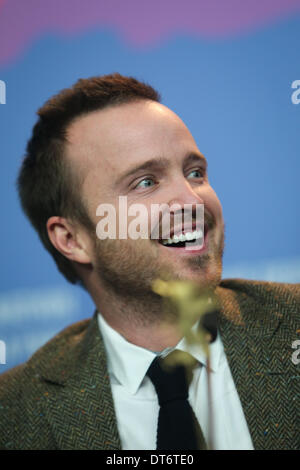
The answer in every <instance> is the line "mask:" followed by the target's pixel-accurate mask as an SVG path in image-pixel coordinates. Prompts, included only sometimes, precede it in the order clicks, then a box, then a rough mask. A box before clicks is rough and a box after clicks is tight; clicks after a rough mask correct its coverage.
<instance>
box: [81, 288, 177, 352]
mask: <svg viewBox="0 0 300 470" xmlns="http://www.w3.org/2000/svg"><path fill="white" fill-rule="evenodd" d="M90 294H91V296H92V298H93V300H94V302H95V304H96V307H97V310H98V311H99V312H100V313H101V315H102V316H103V318H104V319H105V320H106V322H107V323H108V324H109V325H110V326H111V327H112V328H113V329H114V330H116V331H117V332H118V333H120V334H121V335H122V336H123V337H124V338H125V339H126V340H127V341H129V342H130V343H132V344H135V345H136V346H140V347H143V348H146V349H150V350H151V351H162V350H164V349H165V348H167V347H174V346H176V344H177V343H178V342H179V341H180V339H181V338H182V336H183V335H182V334H181V333H180V330H179V328H178V324H177V322H176V317H175V315H174V314H169V315H165V314H164V313H165V306H164V304H163V299H162V298H161V297H160V296H158V295H157V294H155V293H154V292H148V293H144V294H143V295H135V296H134V297H129V296H124V295H123V296H122V297H121V296H118V295H116V293H115V292H110V291H109V289H107V286H106V287H105V289H102V288H101V287H100V288H99V286H98V288H97V289H90Z"/></svg>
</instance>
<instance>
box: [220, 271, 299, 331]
mask: <svg viewBox="0 0 300 470" xmlns="http://www.w3.org/2000/svg"><path fill="white" fill-rule="evenodd" d="M216 292H217V293H218V295H219V296H220V299H221V304H222V306H223V309H224V311H226V312H227V316H228V317H230V318H231V319H233V320H234V318H235V317H236V313H237V312H238V313H239V315H240V318H248V320H251V322H255V323H257V326H260V325H261V324H262V323H263V322H265V321H266V322H272V321H275V323H276V321H277V320H278V319H280V321H283V322H284V323H286V324H289V325H290V326H291V327H293V328H294V326H297V325H298V328H299V322H300V283H297V284H291V283H281V282H268V281H252V280H247V279H223V280H222V281H221V283H220V285H219V287H218V288H217V290H216Z"/></svg>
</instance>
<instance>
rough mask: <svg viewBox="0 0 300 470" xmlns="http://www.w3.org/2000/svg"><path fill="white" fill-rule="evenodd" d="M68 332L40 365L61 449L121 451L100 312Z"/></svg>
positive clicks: (47, 412)
mask: <svg viewBox="0 0 300 470" xmlns="http://www.w3.org/2000/svg"><path fill="white" fill-rule="evenodd" d="M68 331H69V332H70V335H68V334H66V333H62V334H60V335H59V336H58V337H57V338H56V339H55V340H54V341H51V342H50V343H48V346H46V347H48V351H47V352H46V354H45V353H43V357H44V358H45V360H43V361H42V362H41V361H38V362H39V368H38V370H39V374H40V376H41V379H42V382H44V383H45V382H48V384H50V385H52V386H48V387H47V390H48V392H47V397H46V398H45V400H44V413H45V416H46V418H47V419H48V422H49V425H50V428H51V430H52V433H53V434H54V437H55V439H56V441H57V444H58V447H59V448H60V449H93V450H96V449H103V450H105V449H106V450H112V449H121V443H120V438H119V434H118V430H117V422H116V416H115V411H114V404H113V398H112V393H111V388H110V380H109V376H108V371H107V362H106V355H105V350H104V345H103V341H102V339H101V336H100V332H99V328H98V323H97V316H96V312H95V314H94V316H93V318H92V319H91V320H85V321H83V322H80V323H77V324H76V325H74V326H71V327H69V328H68V329H67V332H68ZM60 351H61V355H59V354H58V352H60ZM52 358H53V359H52Z"/></svg>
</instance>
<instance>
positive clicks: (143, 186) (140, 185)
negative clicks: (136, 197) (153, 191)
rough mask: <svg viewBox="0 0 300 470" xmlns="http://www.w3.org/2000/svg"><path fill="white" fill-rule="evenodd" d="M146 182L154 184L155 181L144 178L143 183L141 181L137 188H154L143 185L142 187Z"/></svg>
mask: <svg viewBox="0 0 300 470" xmlns="http://www.w3.org/2000/svg"><path fill="white" fill-rule="evenodd" d="M145 181H146V182H149V181H150V182H152V183H153V184H154V181H153V179H152V178H144V179H143V180H142V181H140V182H139V183H138V184H137V185H136V187H135V188H149V187H150V186H152V185H151V184H143V185H142V183H144V182H145Z"/></svg>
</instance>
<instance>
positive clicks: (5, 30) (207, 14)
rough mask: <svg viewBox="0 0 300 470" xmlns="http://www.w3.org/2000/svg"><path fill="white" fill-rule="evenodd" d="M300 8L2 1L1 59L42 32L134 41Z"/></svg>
mask: <svg viewBox="0 0 300 470" xmlns="http://www.w3.org/2000/svg"><path fill="white" fill-rule="evenodd" d="M299 11H300V0H85V1H83V0H0V45H1V47H0V62H6V61H8V60H9V59H11V58H13V57H14V56H16V55H17V54H18V53H19V52H21V50H22V49H24V48H25V47H26V46H27V45H28V44H29V43H30V42H31V41H33V39H35V38H36V37H38V36H39V35H41V34H43V33H48V32H52V33H62V34H74V33H77V32H80V31H83V30H86V29H88V28H95V27H97V26H99V27H100V28H101V27H105V28H111V29H112V30H114V31H117V32H120V33H121V35H122V36H124V37H125V38H126V39H127V40H128V41H129V42H131V43H133V44H135V45H139V46H141V45H146V44H151V43H153V42H157V41H158V40H160V39H162V38H165V37H167V36H168V35H170V34H173V33H180V32H183V33H185V34H186V33H187V34H193V35H198V36H199V35H201V36H209V37H226V36H227V35H232V34H238V33H241V32H245V31H251V29H253V28H255V27H258V26H262V25H265V24H266V23H269V22H270V21H272V20H276V19H281V18H282V17H283V18H285V17H286V16H287V15H291V14H292V13H297V12H299Z"/></svg>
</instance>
